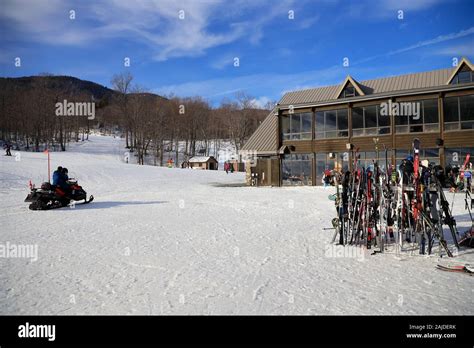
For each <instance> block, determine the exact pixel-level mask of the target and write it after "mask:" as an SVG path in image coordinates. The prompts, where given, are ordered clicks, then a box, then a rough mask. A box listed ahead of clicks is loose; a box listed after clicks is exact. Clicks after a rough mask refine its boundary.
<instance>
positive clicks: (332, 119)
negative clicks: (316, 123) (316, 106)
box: [325, 110, 336, 131]
mask: <svg viewBox="0 0 474 348" xmlns="http://www.w3.org/2000/svg"><path fill="white" fill-rule="evenodd" d="M325 114H326V131H328V130H336V111H335V110H331V111H326V112H325Z"/></svg>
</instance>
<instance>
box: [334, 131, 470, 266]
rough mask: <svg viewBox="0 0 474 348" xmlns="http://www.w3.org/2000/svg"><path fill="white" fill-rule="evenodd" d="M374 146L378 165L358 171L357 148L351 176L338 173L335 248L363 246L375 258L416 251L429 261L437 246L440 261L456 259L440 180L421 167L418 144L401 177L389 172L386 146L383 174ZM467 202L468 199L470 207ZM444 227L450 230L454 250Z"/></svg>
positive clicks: (454, 234) (454, 237)
mask: <svg viewBox="0 0 474 348" xmlns="http://www.w3.org/2000/svg"><path fill="white" fill-rule="evenodd" d="M374 143H375V146H376V152H377V160H374V161H373V165H370V166H369V167H368V168H364V167H363V166H359V165H358V162H359V155H358V152H359V148H357V149H356V150H355V151H354V165H353V167H352V170H351V171H348V172H346V173H334V184H335V186H336V191H337V192H336V194H335V195H331V196H333V197H334V199H333V200H334V201H335V206H336V213H337V214H336V217H335V218H334V219H333V220H332V226H333V227H332V228H331V229H334V230H335V231H334V235H333V238H332V242H333V243H336V241H337V244H340V245H353V246H362V247H365V248H367V249H368V250H370V249H371V250H373V251H374V253H383V252H384V251H386V250H387V249H388V248H395V249H396V250H398V251H400V252H404V251H406V249H410V250H415V249H418V250H419V253H420V254H428V255H431V254H432V253H433V251H434V246H435V243H436V242H437V244H438V246H439V254H440V255H441V254H442V253H445V254H446V255H447V256H448V257H453V256H454V254H453V250H452V249H453V247H454V248H455V249H456V250H458V249H459V244H458V236H459V232H458V230H457V227H456V220H455V219H454V217H453V216H452V213H451V211H450V209H449V202H448V201H447V199H446V196H445V194H444V191H443V188H442V185H441V182H440V180H439V178H438V176H437V175H438V174H437V173H438V172H437V169H438V168H435V167H433V166H432V165H428V167H425V166H422V165H421V161H420V141H419V139H414V140H413V153H414V158H413V162H410V161H409V160H408V159H407V160H404V161H403V163H402V164H401V165H400V167H399V171H398V172H397V171H396V170H395V168H393V167H390V168H389V165H388V154H387V152H388V149H387V148H386V147H385V146H384V151H385V168H384V170H382V168H380V166H379V152H378V141H377V142H376V141H375V139H374ZM339 185H341V186H342V190H341V189H340V186H339ZM469 197H470V195H469ZM467 199H468V198H467V193H466V206H467ZM471 204H472V202H471ZM471 207H472V205H471ZM469 212H471V211H470V210H469ZM471 219H472V215H471ZM443 226H447V227H448V228H449V232H450V235H451V238H452V244H453V245H452V246H451V247H450V245H448V241H447V240H446V239H445V236H444V229H443ZM473 226H474V224H473ZM338 235H339V238H337V236H338ZM407 244H408V245H409V247H407Z"/></svg>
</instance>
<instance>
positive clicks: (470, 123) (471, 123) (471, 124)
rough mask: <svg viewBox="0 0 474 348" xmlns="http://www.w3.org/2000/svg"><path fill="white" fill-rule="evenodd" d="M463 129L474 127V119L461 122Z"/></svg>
mask: <svg viewBox="0 0 474 348" xmlns="http://www.w3.org/2000/svg"><path fill="white" fill-rule="evenodd" d="M461 129H474V121H465V122H461Z"/></svg>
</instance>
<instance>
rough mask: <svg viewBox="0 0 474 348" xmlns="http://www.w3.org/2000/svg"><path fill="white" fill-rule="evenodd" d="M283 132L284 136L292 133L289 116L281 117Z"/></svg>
mask: <svg viewBox="0 0 474 348" xmlns="http://www.w3.org/2000/svg"><path fill="white" fill-rule="evenodd" d="M281 132H282V133H283V134H285V133H290V117H289V116H287V115H282V116H281Z"/></svg>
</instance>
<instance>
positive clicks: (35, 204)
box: [25, 179, 94, 210]
mask: <svg viewBox="0 0 474 348" xmlns="http://www.w3.org/2000/svg"><path fill="white" fill-rule="evenodd" d="M67 184H68V185H69V190H67V191H68V192H65V190H63V189H61V188H60V187H59V186H55V185H51V184H50V183H49V182H44V183H42V184H41V187H40V188H36V187H35V186H34V185H32V184H31V183H30V190H31V192H30V193H29V194H28V196H27V197H26V198H25V202H31V204H30V205H29V209H30V210H49V209H56V208H62V207H66V206H68V205H69V204H70V203H71V202H78V201H82V200H84V202H83V203H84V204H87V203H90V202H92V201H93V200H94V196H92V195H91V196H90V197H89V199H87V193H86V191H84V189H83V188H82V187H81V186H79V185H78V184H77V180H75V179H69V180H68V181H67Z"/></svg>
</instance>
